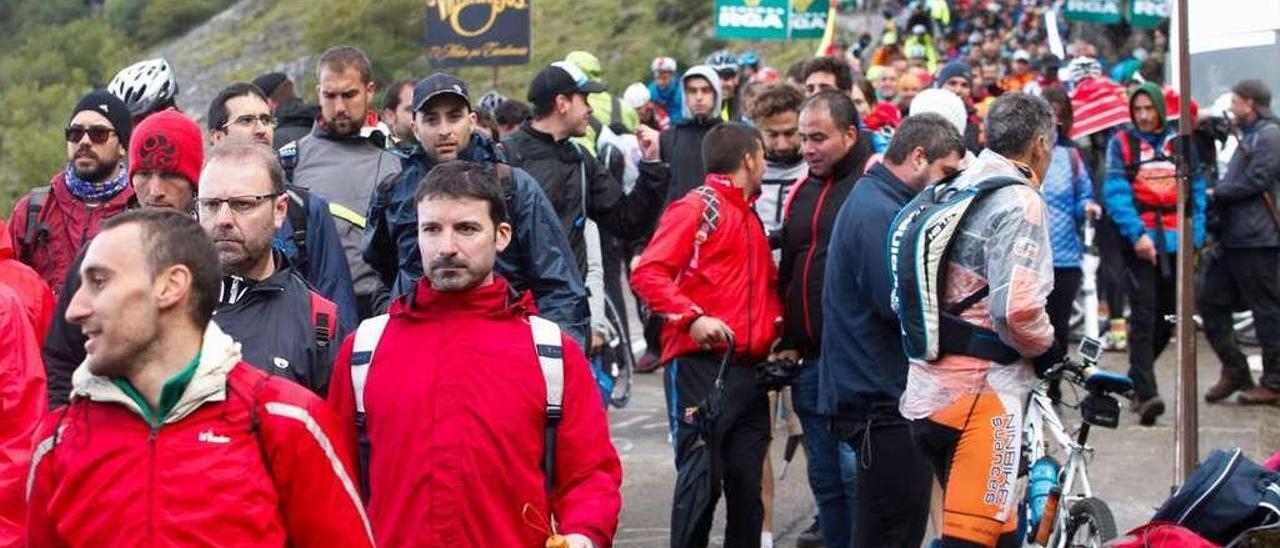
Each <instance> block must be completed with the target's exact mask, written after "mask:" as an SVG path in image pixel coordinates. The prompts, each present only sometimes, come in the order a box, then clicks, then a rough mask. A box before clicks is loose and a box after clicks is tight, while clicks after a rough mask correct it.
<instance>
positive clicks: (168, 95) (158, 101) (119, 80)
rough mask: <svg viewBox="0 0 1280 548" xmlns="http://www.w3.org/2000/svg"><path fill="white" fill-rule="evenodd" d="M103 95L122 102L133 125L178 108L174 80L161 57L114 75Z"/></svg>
mask: <svg viewBox="0 0 1280 548" xmlns="http://www.w3.org/2000/svg"><path fill="white" fill-rule="evenodd" d="M107 91H110V92H111V93H112V95H115V96H116V97H119V98H120V100H121V101H124V104H125V106H127V107H129V112H130V113H131V114H133V123H134V125H137V124H138V122H141V121H142V119H143V118H146V117H147V116H150V115H152V114H154V113H157V112H160V111H162V110H164V109H167V108H178V104H177V103H176V102H175V100H176V99H177V98H178V77H177V76H176V75H174V73H173V69H172V68H171V67H170V66H169V62H168V61H166V60H165V59H164V58H163V57H158V58H156V59H148V60H146V61H139V62H137V63H134V64H132V65H129V66H128V67H125V68H124V70H121V71H120V72H118V73H116V76H115V78H112V79H111V83H110V84H109V85H107Z"/></svg>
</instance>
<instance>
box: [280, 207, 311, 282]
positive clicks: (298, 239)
mask: <svg viewBox="0 0 1280 548" xmlns="http://www.w3.org/2000/svg"><path fill="white" fill-rule="evenodd" d="M284 192H285V195H287V196H288V197H289V208H288V210H287V212H286V216H287V217H288V219H289V227H290V228H292V229H293V233H292V234H291V236H292V238H293V247H294V249H296V250H297V255H296V256H295V257H294V258H293V265H294V268H296V269H297V270H298V272H299V273H301V274H302V275H303V277H304V278H307V279H308V280H310V279H311V275H310V274H311V271H310V269H309V268H308V266H309V265H310V262H311V261H310V256H309V255H308V254H307V222H308V219H307V217H308V212H309V209H310V208H309V206H310V205H311V193H310V192H307V191H306V189H303V188H302V187H297V186H293V185H289V186H288V187H286V189H285V191H284Z"/></svg>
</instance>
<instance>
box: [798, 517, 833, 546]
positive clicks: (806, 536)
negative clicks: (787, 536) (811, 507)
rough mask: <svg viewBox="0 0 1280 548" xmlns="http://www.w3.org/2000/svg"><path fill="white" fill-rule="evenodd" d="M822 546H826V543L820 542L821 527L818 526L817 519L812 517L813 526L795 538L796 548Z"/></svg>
mask: <svg viewBox="0 0 1280 548" xmlns="http://www.w3.org/2000/svg"><path fill="white" fill-rule="evenodd" d="M823 546H826V543H824V542H823V541H822V527H821V526H819V525H818V518H817V517H814V518H813V525H810V526H809V528H808V529H805V530H804V532H803V533H800V536H798V537H796V548H822V547H823Z"/></svg>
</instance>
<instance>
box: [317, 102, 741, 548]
mask: <svg viewBox="0 0 1280 548" xmlns="http://www.w3.org/2000/svg"><path fill="white" fill-rule="evenodd" d="M445 104H448V103H447V102H446V103H445ZM430 112H431V111H430V110H428V112H427V113H421V112H420V114H419V115H418V116H417V119H418V120H419V121H420V122H419V123H418V126H419V127H420V128H421V127H422V126H423V125H424V124H423V123H421V121H423V120H424V118H426V117H427V116H424V114H427V115H430ZM419 133H420V134H421V133H422V132H421V131H419ZM447 148H448V147H447V146H438V147H436V150H437V151H439V152H444V150H442V149H447ZM493 171H494V170H493V169H492V168H491V167H489V166H486V165H483V164H479V163H473V162H467V161H460V160H454V161H446V162H443V163H440V164H438V165H436V166H435V167H434V168H432V169H431V171H430V172H429V173H427V175H426V176H425V177H423V179H422V181H421V183H420V184H419V185H417V188H416V189H415V194H414V200H413V202H412V203H411V204H408V205H410V206H411V207H413V208H414V209H416V210H417V220H418V225H417V226H418V232H417V233H418V242H417V243H418V247H419V250H418V256H420V257H422V261H423V263H424V264H423V267H424V270H425V271H426V274H425V276H424V277H422V278H420V279H419V280H417V282H416V283H415V284H414V286H413V287H412V288H411V289H409V290H408V292H407V293H406V294H405V295H404V296H402V297H401V298H398V299H396V300H395V301H393V302H392V303H391V311H390V313H389V314H388V315H385V316H379V317H377V318H373V319H370V320H366V321H365V322H364V323H362V324H361V325H360V328H359V330H358V331H357V332H356V335H355V336H353V337H350V338H348V339H347V341H346V342H345V343H344V344H343V345H342V351H341V352H340V353H339V358H338V364H337V366H336V367H335V369H334V375H333V387H332V389H331V390H330V393H329V404H330V405H331V406H332V408H333V409H334V410H335V411H336V412H337V413H338V415H339V417H341V421H340V424H341V425H342V428H343V429H344V430H345V434H346V435H345V436H344V437H343V439H342V440H341V442H342V443H341V444H342V446H343V448H344V449H350V450H356V449H357V448H358V447H360V446H361V445H360V444H367V445H365V446H364V447H367V448H368V452H367V453H366V454H365V455H364V456H365V457H366V458H365V459H364V464H365V465H366V468H365V470H366V471H367V473H368V481H366V482H364V485H365V487H366V493H367V494H368V497H369V499H368V500H369V505H368V508H369V519H370V522H371V523H372V525H373V534H374V537H375V539H376V540H377V543H378V544H380V545H383V546H542V545H544V543H545V544H546V545H547V546H554V545H555V544H554V543H552V542H550V541H549V539H548V538H547V534H546V533H544V532H543V531H545V530H546V529H550V528H551V526H550V524H549V521H550V520H552V519H554V523H556V524H557V525H558V528H557V529H555V530H556V531H557V532H558V533H559V535H564V536H563V537H562V539H563V542H562V543H561V544H560V545H561V546H567V547H569V548H592V547H596V546H601V547H603V546H609V545H610V544H611V542H612V540H613V535H614V532H615V531H616V529H617V526H618V511H619V510H620V509H621V507H622V494H621V491H620V489H621V485H622V466H621V464H620V463H619V461H618V454H617V452H616V451H615V450H614V448H613V443H612V442H610V441H609V425H608V422H607V419H606V418H605V415H604V409H603V408H602V407H601V406H600V399H599V398H600V396H599V392H598V391H597V390H596V387H595V383H594V382H593V380H592V377H591V372H590V369H589V368H588V366H587V361H586V358H585V357H583V355H582V351H581V350H579V348H578V346H577V345H576V344H574V343H573V341H572V340H571V339H569V337H568V336H567V335H566V334H564V333H563V332H562V331H561V330H560V329H558V328H556V325H555V324H554V323H553V322H551V321H549V320H545V319H542V318H539V317H537V316H534V315H533V314H532V312H533V310H534V305H533V299H532V297H531V296H530V294H529V293H528V292H527V291H526V292H523V293H517V292H515V291H513V290H512V287H511V286H510V285H509V284H508V283H507V281H506V280H505V279H503V277H502V276H500V275H498V274H496V273H495V271H494V264H495V262H496V260H497V256H498V255H499V254H500V253H502V250H503V248H505V247H506V246H507V245H508V244H509V243H510V242H511V232H512V230H511V225H510V224H508V223H507V222H506V218H507V215H506V203H507V200H506V198H505V197H504V196H503V194H504V193H505V191H504V190H503V188H502V186H501V183H499V182H498V178H497V177H496V176H495V175H494V173H493ZM358 440H359V441H358ZM756 493H757V495H758V494H759V490H758V489H757V491H756ZM534 520H536V521H534ZM534 523H542V524H545V525H546V527H545V528H541V527H531V526H530V525H531V524H534ZM559 535H557V536H559Z"/></svg>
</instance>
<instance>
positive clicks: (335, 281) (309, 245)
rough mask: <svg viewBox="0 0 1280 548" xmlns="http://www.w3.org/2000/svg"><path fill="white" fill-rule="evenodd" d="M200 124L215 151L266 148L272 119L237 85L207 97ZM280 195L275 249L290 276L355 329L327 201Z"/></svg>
mask: <svg viewBox="0 0 1280 548" xmlns="http://www.w3.org/2000/svg"><path fill="white" fill-rule="evenodd" d="M205 122H206V124H207V127H208V131H209V142H210V143H212V144H213V146H215V147H217V146H222V145H223V144H227V143H258V144H262V145H264V146H267V147H270V146H271V143H272V142H273V141H272V139H273V138H274V135H273V134H274V131H275V127H276V123H277V120H276V118H275V117H274V116H272V114H271V107H270V102H269V101H268V100H267V96H266V95H264V94H263V93H262V90H260V89H258V87H257V86H256V85H255V84H250V83H248V82H237V83H234V84H231V85H230V86H227V87H225V88H223V89H222V91H220V92H218V95H217V96H215V97H214V98H213V101H212V102H210V103H209V114H208V116H206V117H205ZM285 195H286V196H287V197H288V198H289V199H288V201H287V203H288V215H286V216H285V220H284V224H282V225H281V226H280V230H279V231H278V232H276V237H275V246H276V247H277V248H278V249H280V250H281V251H282V252H283V253H284V255H285V257H286V258H287V259H288V260H289V262H290V264H291V265H292V267H293V269H294V271H295V272H297V273H298V274H299V275H300V276H302V278H303V279H305V280H307V282H308V283H310V284H311V285H312V286H314V287H315V288H316V290H317V291H319V292H320V294H321V295H324V297H325V298H326V299H329V300H331V301H333V302H334V303H335V304H337V305H338V314H339V315H340V316H341V317H342V321H343V323H345V324H346V325H348V326H351V325H355V321H356V295H355V292H354V291H353V290H352V287H351V271H350V270H348V265H347V256H346V255H345V254H344V253H343V250H342V240H341V239H340V238H339V236H338V228H337V226H336V225H335V224H334V222H333V217H332V216H331V215H330V204H329V201H328V200H325V199H324V198H322V197H320V196H316V195H314V194H311V192H310V191H308V190H306V189H304V188H300V187H296V186H293V185H286V187H285Z"/></svg>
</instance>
